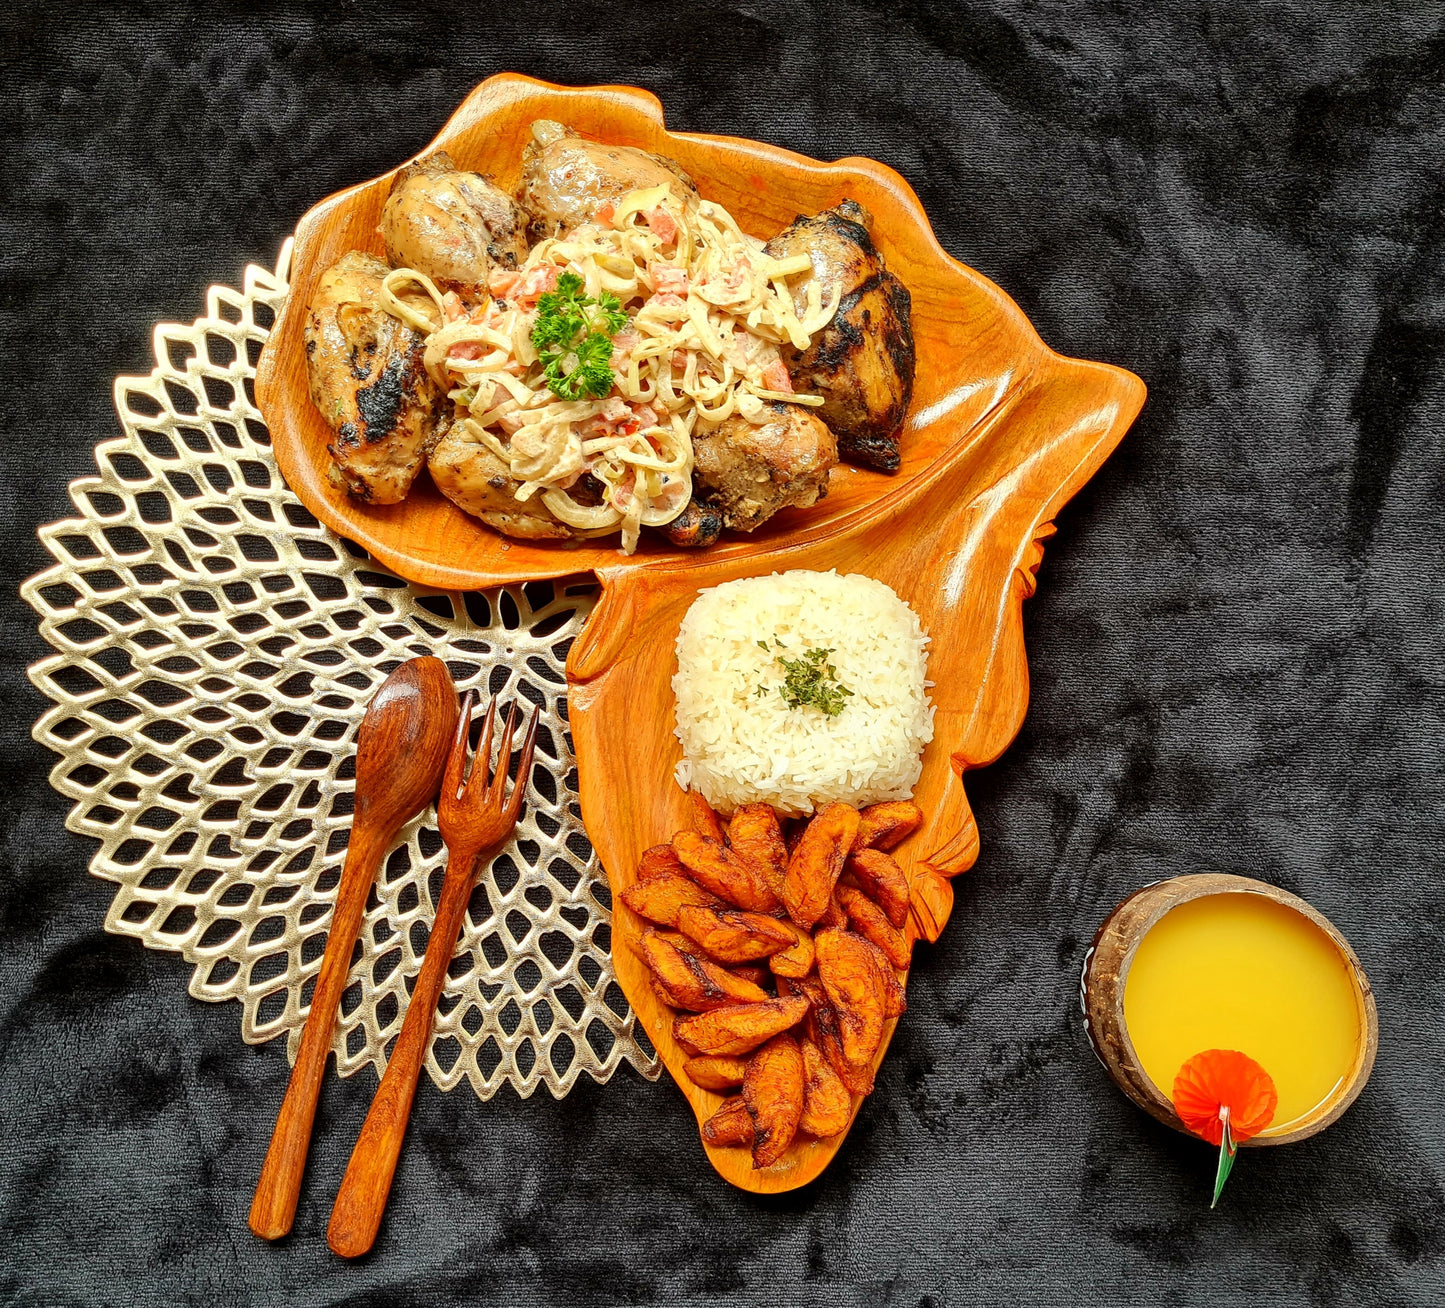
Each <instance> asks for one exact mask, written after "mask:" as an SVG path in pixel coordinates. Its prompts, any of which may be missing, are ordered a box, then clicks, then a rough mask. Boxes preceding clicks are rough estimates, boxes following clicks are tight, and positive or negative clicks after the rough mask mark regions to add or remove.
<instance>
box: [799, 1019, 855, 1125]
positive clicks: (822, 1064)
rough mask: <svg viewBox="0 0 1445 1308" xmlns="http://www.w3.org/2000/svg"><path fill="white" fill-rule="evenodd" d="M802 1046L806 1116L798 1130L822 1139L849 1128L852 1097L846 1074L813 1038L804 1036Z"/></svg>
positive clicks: (800, 1122) (800, 1121) (800, 1120)
mask: <svg viewBox="0 0 1445 1308" xmlns="http://www.w3.org/2000/svg"><path fill="white" fill-rule="evenodd" d="M799 1049H800V1050H801V1052H802V1055H803V1116H802V1117H801V1118H800V1119H799V1121H798V1130H800V1131H802V1132H804V1133H805V1134H807V1135H811V1136H816V1137H817V1138H818V1139H820V1140H823V1139H826V1138H827V1137H828V1136H830V1135H837V1134H838V1132H839V1131H843V1130H846V1129H847V1126H848V1117H849V1114H850V1113H851V1112H852V1111H853V1100H852V1098H851V1097H850V1096H849V1094H848V1087H847V1086H846V1085H844V1084H843V1078H842V1077H841V1076H839V1075H838V1073H837V1072H835V1071H834V1070H833V1069H832V1068H831V1067H830V1066H829V1065H828V1060H827V1059H826V1058H824V1057H823V1051H822V1050H821V1049H819V1048H818V1046H817V1045H816V1044H815V1043H814V1042H813V1041H812V1040H810V1039H809V1038H808V1037H807V1036H804V1037H803V1038H802V1040H801V1041H800V1042H799Z"/></svg>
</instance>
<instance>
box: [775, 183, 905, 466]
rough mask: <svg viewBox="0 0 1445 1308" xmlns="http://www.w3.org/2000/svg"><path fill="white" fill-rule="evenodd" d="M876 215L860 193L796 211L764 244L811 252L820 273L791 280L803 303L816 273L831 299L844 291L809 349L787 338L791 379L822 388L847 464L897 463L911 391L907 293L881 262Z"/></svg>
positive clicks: (799, 385)
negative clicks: (812, 211) (872, 228)
mask: <svg viewBox="0 0 1445 1308" xmlns="http://www.w3.org/2000/svg"><path fill="white" fill-rule="evenodd" d="M872 221H873V219H872V217H871V216H870V215H869V213H868V211H867V210H866V209H865V208H864V207H863V206H862V205H861V204H858V203H856V202H855V201H853V200H844V201H843V203H842V204H840V205H839V206H838V207H837V208H836V209H828V210H825V211H824V212H823V213H820V214H818V215H816V216H815V217H812V218H803V217H798V218H795V219H794V220H793V222H792V225H791V226H789V227H786V228H784V229H783V230H782V231H781V232H779V233H778V234H777V235H776V236H775V237H773V239H772V240H771V241H769V242H768V244H767V252H768V253H769V254H771V255H772V256H773V257H774V258H778V259H784V258H787V257H789V256H791V255H795V254H806V255H809V256H810V257H811V258H812V260H813V272H812V274H811V275H809V276H803V277H799V278H798V279H796V280H795V281H794V282H793V283H792V287H793V297H794V299H795V300H796V302H797V306H798V312H799V313H800V314H801V313H802V312H803V308H804V305H805V303H806V295H807V289H808V284H809V282H811V281H813V280H814V278H816V279H817V281H818V283H819V290H821V291H822V294H823V303H824V304H827V303H828V302H829V301H830V300H831V299H832V297H833V293H834V291H835V290H838V291H841V293H842V299H841V300H840V301H839V302H838V312H837V313H836V314H835V315H834V317H833V321H832V322H830V323H829V324H828V325H827V326H826V327H825V328H823V330H822V331H820V332H818V333H817V334H816V335H815V336H814V337H813V343H812V344H811V345H810V346H809V347H808V348H807V349H806V350H803V351H799V350H795V349H792V348H791V347H788V346H784V348H783V362H784V363H785V364H787V366H788V372H789V374H790V375H791V376H792V379H793V385H794V387H796V389H798V390H800V391H811V392H812V393H814V394H816V395H821V396H823V397H824V401H825V403H824V404H823V407H822V408H821V409H819V410H818V416H819V417H820V418H822V419H823V421H824V422H826V423H827V424H828V426H829V427H831V428H832V429H833V433H834V434H835V435H836V436H837V438H838V452H839V454H840V455H841V456H842V457H843V458H845V459H847V460H848V462H850V463H860V464H862V465H863V466H865V467H868V468H878V469H879V470H881V471H883V472H896V471H897V470H898V463H899V455H898V429H899V427H900V426H901V425H902V422H903V417H904V414H906V413H907V412H908V403H909V401H910V400H911V399H912V398H913V368H914V352H913V328H912V325H911V324H910V322H909V308H910V303H911V300H910V297H909V294H908V288H907V287H905V286H904V285H903V283H902V282H900V281H899V280H898V278H896V277H895V276H894V275H893V274H892V273H890V272H889V271H888V269H887V268H885V267H884V265H883V256H882V255H881V254H879V253H878V251H877V250H876V249H874V247H873V241H872V239H871V238H870V237H869V235H868V228H869V225H870V224H871V223H872Z"/></svg>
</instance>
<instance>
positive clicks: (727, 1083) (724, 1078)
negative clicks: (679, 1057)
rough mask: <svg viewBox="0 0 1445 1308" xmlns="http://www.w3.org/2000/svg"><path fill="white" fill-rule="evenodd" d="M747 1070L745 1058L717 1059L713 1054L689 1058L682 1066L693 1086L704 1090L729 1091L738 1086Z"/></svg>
mask: <svg viewBox="0 0 1445 1308" xmlns="http://www.w3.org/2000/svg"><path fill="white" fill-rule="evenodd" d="M747 1070H748V1063H747V1059H745V1058H719V1057H717V1056H716V1055H713V1054H700V1055H699V1056H698V1057H697V1058H689V1059H688V1060H687V1062H686V1064H684V1066H683V1071H685V1072H686V1073H687V1075H688V1079H689V1080H690V1081H691V1082H692V1083H693V1085H696V1086H701V1087H702V1088H703V1089H704V1090H731V1089H733V1088H734V1087H736V1086H740V1085H742V1083H743V1075H744V1074H745V1073H746V1072H747Z"/></svg>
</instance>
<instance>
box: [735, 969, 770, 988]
mask: <svg viewBox="0 0 1445 1308" xmlns="http://www.w3.org/2000/svg"><path fill="white" fill-rule="evenodd" d="M728 971H729V972H731V973H732V974H733V975H734V976H738V977H742V979H743V980H744V981H751V982H752V983H753V984H754V985H755V986H760V985H762V984H763V982H764V981H766V980H767V979H768V977H769V976H770V975H771V973H770V972H769V971H768V969H767V968H765V967H764V966H763V965H762V964H761V963H738V964H736V965H734V966H733V967H730V968H728Z"/></svg>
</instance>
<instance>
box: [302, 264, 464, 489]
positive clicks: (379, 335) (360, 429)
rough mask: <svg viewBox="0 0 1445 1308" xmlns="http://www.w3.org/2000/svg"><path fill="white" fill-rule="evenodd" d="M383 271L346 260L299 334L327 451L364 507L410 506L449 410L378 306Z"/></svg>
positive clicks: (420, 342)
mask: <svg viewBox="0 0 1445 1308" xmlns="http://www.w3.org/2000/svg"><path fill="white" fill-rule="evenodd" d="M389 271H390V269H389V268H387V266H386V264H384V263H383V262H382V261H381V260H380V259H378V258H377V257H376V256H375V255H372V254H366V253H364V252H363V251H361V250H351V251H349V252H348V253H346V254H344V255H342V256H341V258H340V259H338V260H337V261H336V263H334V264H333V265H332V266H331V267H330V268H328V269H327V270H326V272H324V273H323V274H322V275H321V280H320V282H319V283H318V284H317V287H316V293H315V295H314V296H313V297H312V300H311V304H310V307H309V309H308V311H307V316H306V327H305V338H306V364H307V371H308V373H309V376H310V382H311V399H312V402H313V403H314V404H315V405H316V407H317V408H318V409H319V410H320V411H321V415H322V417H324V418H325V419H326V421H327V422H328V423H330V424H331V426H332V428H333V429H334V430H335V432H336V438H335V440H333V441H332V442H331V443H330V444H329V445H328V446H327V447H326V448H327V450H328V451H329V452H330V454H331V457H332V458H333V459H334V460H335V461H336V468H337V473H338V475H339V476H340V478H341V480H342V481H343V482H344V483H345V484H346V487H347V489H348V490H350V491H351V493H352V494H353V495H356V496H357V497H358V498H360V499H362V500H365V501H366V502H367V503H369V504H396V503H399V502H400V501H401V500H402V499H403V498H404V497H405V496H406V493H407V491H408V490H410V489H411V484H412V482H413V481H415V480H416V476H417V473H419V472H420V471H421V467H422V464H423V463H425V462H426V456H427V451H428V449H429V448H430V447H431V444H432V442H433V441H434V439H435V437H436V425H437V417H438V413H439V411H440V410H441V409H442V408H443V406H444V404H445V400H444V397H443V396H442V394H441V392H440V391H439V390H438V388H437V387H436V385H435V384H434V383H433V382H432V380H431V378H430V377H428V376H427V372H426V368H425V367H424V366H423V362H422V356H423V353H424V338H423V337H422V336H420V335H418V334H417V333H416V332H414V331H412V329H411V328H410V327H408V326H406V324H405V323H403V322H402V321H401V320H400V319H398V318H394V317H392V315H391V314H389V313H387V312H386V311H385V310H384V309H382V308H381V307H380V306H379V304H378V302H377V299H378V296H379V295H380V292H381V279H382V278H383V277H385V276H386V274H387V273H388V272H389ZM427 303H429V301H428V302H427Z"/></svg>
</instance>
